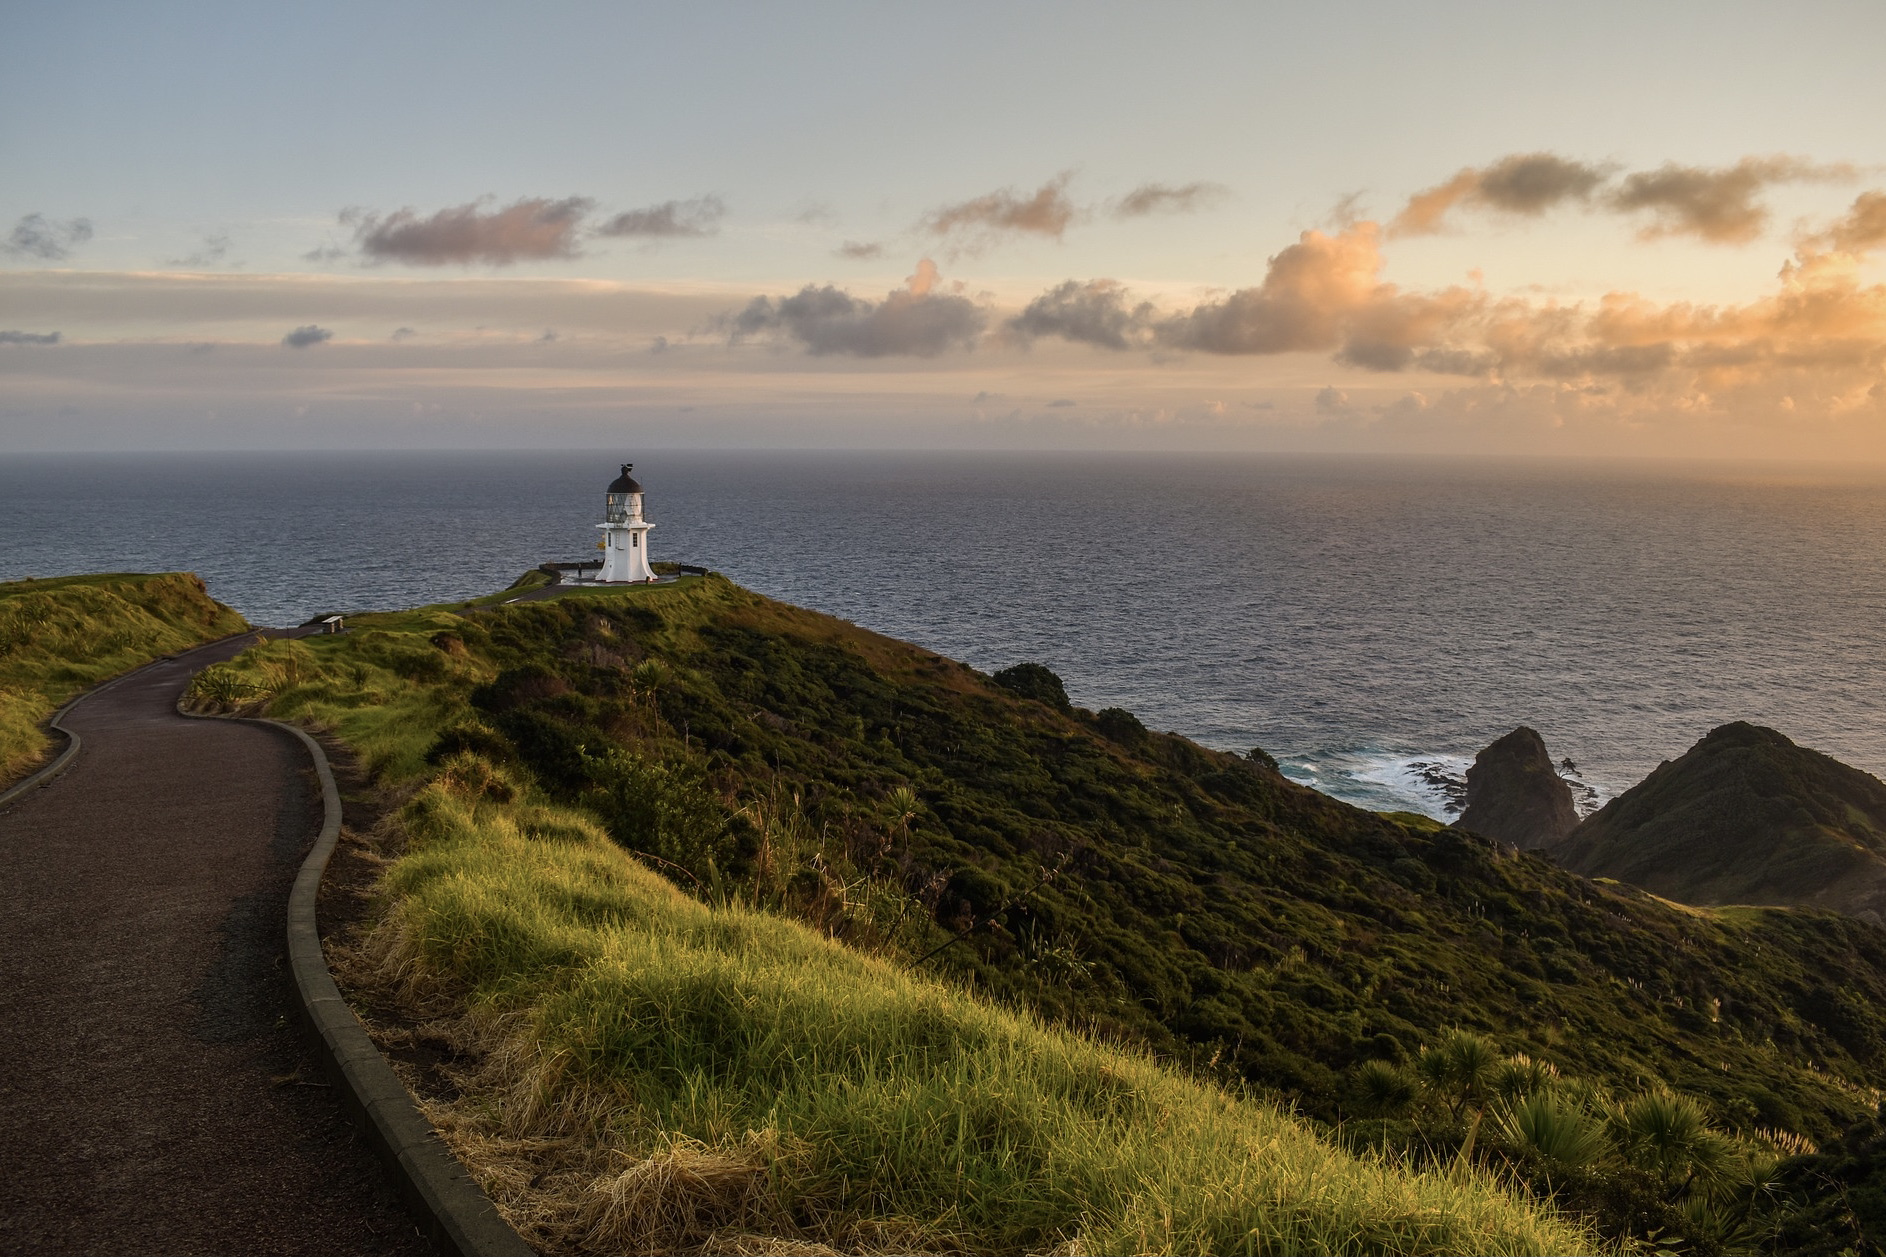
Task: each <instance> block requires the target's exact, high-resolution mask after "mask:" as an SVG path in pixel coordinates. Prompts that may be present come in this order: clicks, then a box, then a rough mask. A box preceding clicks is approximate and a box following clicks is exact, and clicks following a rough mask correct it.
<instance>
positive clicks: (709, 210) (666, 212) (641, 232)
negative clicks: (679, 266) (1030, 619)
mask: <svg viewBox="0 0 1886 1257" xmlns="http://www.w3.org/2000/svg"><path fill="white" fill-rule="evenodd" d="M726 212H727V205H726V202H724V201H722V200H721V199H720V198H719V197H717V196H697V197H694V198H693V199H692V200H687V201H663V202H662V203H661V204H660V205H650V206H647V207H645V208H643V209H635V210H625V211H624V212H622V213H620V214H617V215H616V216H615V217H614V218H611V219H610V220H609V221H607V222H605V223H603V224H602V225H601V226H600V227H598V228H596V234H597V235H599V236H634V237H643V238H646V239H657V240H659V239H664V238H673V237H676V236H711V235H713V234H714V233H715V232H717V231H719V230H720V220H721V218H722V216H724V215H725V214H726Z"/></svg>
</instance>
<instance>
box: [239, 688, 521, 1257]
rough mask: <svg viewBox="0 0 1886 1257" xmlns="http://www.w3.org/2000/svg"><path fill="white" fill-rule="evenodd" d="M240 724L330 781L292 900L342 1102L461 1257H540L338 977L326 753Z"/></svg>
mask: <svg viewBox="0 0 1886 1257" xmlns="http://www.w3.org/2000/svg"><path fill="white" fill-rule="evenodd" d="M236 719H240V720H243V721H244V722H245V723H248V724H258V725H266V726H269V727H271V728H275V729H281V730H284V731H286V732H288V733H290V734H293V735H294V736H295V737H297V738H299V739H301V742H302V744H303V745H304V746H306V747H307V749H308V754H309V756H310V757H311V758H312V759H313V760H314V770H315V774H316V775H317V776H318V777H319V778H320V781H321V807H322V813H323V818H322V822H321V834H320V837H318V838H317V839H315V843H314V849H313V850H312V851H310V852H309V853H308V858H307V859H306V860H305V861H303V862H302V865H301V872H300V873H299V874H298V875H297V876H296V878H295V886H294V889H293V890H291V891H290V892H289V895H288V965H289V968H290V969H291V970H292V971H293V972H294V977H295V992H296V994H297V995H298V996H299V997H300V1002H301V1008H302V1012H303V1014H304V1015H305V1016H306V1018H307V1021H308V1024H309V1025H310V1026H311V1027H312V1029H313V1030H314V1032H315V1037H316V1038H317V1039H319V1040H320V1044H321V1054H322V1057H323V1058H324V1059H325V1060H326V1062H327V1064H328V1069H329V1072H330V1073H332V1074H333V1076H334V1078H335V1080H336V1081H337V1082H339V1083H340V1084H341V1087H342V1097H341V1098H342V1099H343V1101H345V1102H346V1105H347V1107H348V1108H349V1109H350V1110H351V1111H352V1112H353V1114H354V1116H355V1118H356V1119H357V1120H358V1121H359V1122H360V1124H361V1126H362V1128H363V1129H364V1130H365V1131H366V1132H367V1134H368V1135H369V1136H371V1138H372V1139H373V1142H374V1144H375V1145H376V1146H377V1147H378V1148H379V1150H380V1154H381V1156H382V1157H383V1158H384V1159H385V1161H386V1163H387V1166H388V1168H390V1169H391V1170H392V1171H393V1173H394V1175H395V1176H396V1177H397V1179H398V1180H399V1185H400V1187H401V1190H402V1194H404V1195H405V1196H406V1198H407V1202H408V1204H410V1205H411V1206H412V1208H413V1209H414V1210H415V1211H416V1212H417V1213H418V1214H419V1215H420V1217H421V1218H422V1219H426V1220H429V1221H430V1223H431V1226H432V1231H433V1237H434V1238H435V1239H437V1240H439V1241H440V1242H441V1243H442V1244H444V1245H446V1246H447V1247H449V1248H450V1249H451V1250H452V1251H453V1252H456V1253H459V1254H460V1257H536V1251H537V1250H535V1249H534V1248H532V1247H531V1246H530V1245H529V1244H527V1243H525V1242H524V1239H523V1237H522V1236H520V1235H519V1234H518V1233H517V1232H516V1231H515V1230H513V1229H512V1228H511V1225H510V1223H508V1222H506V1221H505V1220H504V1218H503V1217H502V1216H500V1215H499V1213H498V1210H497V1208H496V1206H494V1205H493V1204H492V1203H491V1198H490V1197H489V1196H486V1195H485V1193H484V1191H483V1190H482V1189H481V1188H480V1187H479V1186H478V1184H477V1183H476V1182H474V1181H473V1180H472V1177H471V1175H470V1174H469V1173H467V1172H466V1170H465V1167H464V1166H463V1165H461V1164H459V1161H458V1158H457V1157H454V1156H453V1155H452V1152H451V1150H450V1149H449V1148H447V1147H446V1146H445V1143H444V1141H443V1140H441V1139H440V1138H439V1135H438V1132H437V1131H435V1130H433V1128H432V1123H430V1122H428V1121H427V1120H426V1119H425V1115H424V1114H422V1113H421V1112H420V1111H419V1106H418V1105H417V1104H416V1103H414V1101H413V1097H412V1093H411V1092H409V1091H407V1090H406V1084H405V1083H403V1082H401V1081H400V1080H399V1076H398V1075H397V1074H395V1073H394V1072H393V1068H392V1066H390V1065H388V1064H387V1063H386V1058H385V1057H384V1056H382V1055H381V1054H380V1049H379V1048H378V1047H376V1046H375V1045H374V1042H373V1040H372V1039H371V1038H369V1037H368V1036H367V1030H366V1027H365V1026H362V1025H361V1024H360V1019H359V1018H358V1017H356V1016H355V1015H354V1011H353V1009H351V1008H349V1007H348V1006H347V1002H346V1000H344V999H343V998H341V993H340V988H339V987H338V986H336V985H335V984H334V975H333V974H332V973H330V972H328V967H327V956H326V955H325V954H324V953H323V952H322V950H321V934H320V931H319V929H318V928H317V926H316V923H315V901H316V898H317V897H318V896H319V894H320V891H321V877H322V875H323V874H324V873H326V872H327V865H328V860H329V859H330V858H332V856H333V854H334V849H335V847H337V846H338V845H339V844H340V833H341V796H340V788H339V787H338V786H336V785H335V783H334V771H333V769H332V768H330V767H329V766H328V762H327V754H326V752H324V751H323V750H322V749H321V744H320V743H319V742H316V741H315V740H314V739H313V738H312V737H309V736H308V734H307V732H306V731H304V730H302V729H298V728H296V727H295V726H294V725H291V724H286V723H284V722H282V721H279V720H260V719H254V718H250V717H236Z"/></svg>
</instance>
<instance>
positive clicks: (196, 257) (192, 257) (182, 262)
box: [164, 232, 240, 270]
mask: <svg viewBox="0 0 1886 1257" xmlns="http://www.w3.org/2000/svg"><path fill="white" fill-rule="evenodd" d="M230 247H232V242H230V234H228V232H213V234H209V236H204V242H202V245H200V247H198V249H196V251H194V253H187V255H183V257H174V259H170V260H168V262H164V266H192V268H196V270H207V268H211V266H219V264H221V262H223V259H226V257H228V253H230ZM238 264H240V262H238Z"/></svg>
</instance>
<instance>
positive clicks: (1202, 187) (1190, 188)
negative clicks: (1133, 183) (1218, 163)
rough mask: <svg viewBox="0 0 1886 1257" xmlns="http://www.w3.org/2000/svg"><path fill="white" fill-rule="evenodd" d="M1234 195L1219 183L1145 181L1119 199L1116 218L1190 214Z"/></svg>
mask: <svg viewBox="0 0 1886 1257" xmlns="http://www.w3.org/2000/svg"><path fill="white" fill-rule="evenodd" d="M1230 194H1231V189H1229V188H1227V187H1225V186H1224V185H1223V184H1219V183H1186V184H1181V185H1179V186H1178V187H1172V186H1170V185H1167V184H1163V183H1142V184H1140V185H1139V186H1138V187H1137V188H1134V189H1133V190H1132V191H1131V192H1128V193H1127V194H1126V195H1125V196H1123V197H1121V198H1120V199H1119V200H1117V201H1115V202H1114V203H1113V206H1112V211H1111V212H1112V214H1113V216H1114V217H1115V218H1145V217H1147V216H1148V215H1151V214H1189V213H1191V212H1192V211H1194V210H1200V209H1204V208H1206V207H1207V206H1210V205H1215V204H1217V203H1218V202H1219V201H1222V200H1224V198H1225V197H1227V196H1229V195H1230Z"/></svg>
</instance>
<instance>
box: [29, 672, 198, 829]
mask: <svg viewBox="0 0 1886 1257" xmlns="http://www.w3.org/2000/svg"><path fill="white" fill-rule="evenodd" d="M165 658H170V656H168V655H166V656H165ZM155 662H162V661H161V660H158V661H155ZM143 666H144V667H149V666H150V665H149V664H145V665H143ZM137 670H139V669H133V671H137ZM129 675H130V673H126V674H125V676H129ZM123 679H124V677H113V678H112V679H111V680H109V681H106V682H105V683H104V685H95V686H93V687H92V688H91V689H89V690H86V691H85V692H84V693H81V694H77V695H75V696H73V697H72V698H69V699H67V700H66V701H65V703H64V704H62V705H61V706H60V708H59V710H58V711H55V712H54V713H52V716H51V717H50V718H49V719H48V720H47V721H46V727H47V728H48V729H51V730H52V731H53V732H54V733H57V734H61V735H63V736H64V738H65V750H63V751H60V752H59V754H58V756H57V757H56V758H55V759H54V760H53V761H52V763H50V764H47V765H46V766H45V767H44V768H40V769H37V770H35V771H33V772H30V773H28V774H27V775H26V776H24V777H22V778H21V779H20V780H18V781H16V782H14V783H13V784H12V785H11V786H8V787H7V788H6V789H5V790H0V807H5V806H6V805H7V804H9V803H11V802H13V800H15V799H17V798H19V797H20V796H21V795H23V794H25V793H26V792H27V791H28V790H33V789H37V788H38V787H40V786H49V785H51V784H52V779H53V778H54V777H57V776H58V775H59V774H60V773H62V772H64V771H65V770H66V769H68V768H70V767H72V761H73V760H75V759H77V758H78V757H79V735H78V734H77V733H76V732H74V731H73V730H71V729H68V728H66V727H65V726H64V725H62V724H60V723H59V721H60V720H61V719H62V718H63V717H64V716H65V714H66V713H67V712H69V711H71V710H72V709H73V708H74V707H76V706H78V704H79V702H80V700H82V699H86V698H90V697H91V696H92V695H94V694H96V693H98V691H100V690H102V689H104V688H105V687H106V686H110V685H116V684H117V683H118V682H119V681H122V680H123Z"/></svg>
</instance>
